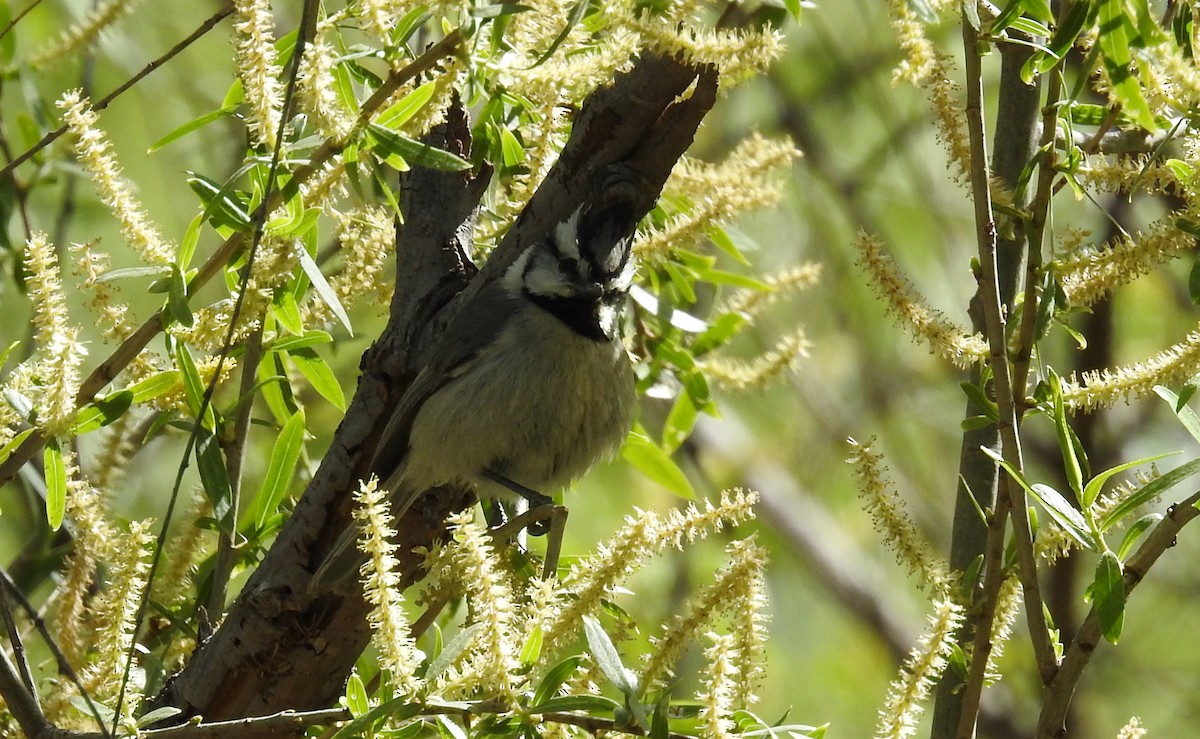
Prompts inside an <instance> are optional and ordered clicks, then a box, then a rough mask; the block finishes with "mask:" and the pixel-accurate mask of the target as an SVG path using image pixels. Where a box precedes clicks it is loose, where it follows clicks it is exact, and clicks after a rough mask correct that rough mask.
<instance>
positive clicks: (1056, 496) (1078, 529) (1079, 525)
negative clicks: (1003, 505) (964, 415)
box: [979, 446, 1103, 551]
mask: <svg viewBox="0 0 1200 739" xmlns="http://www.w3.org/2000/svg"><path fill="white" fill-rule="evenodd" d="M979 450H980V451H981V452H983V453H984V454H986V455H987V456H989V457H991V458H992V459H993V460H995V461H996V464H998V465H1000V467H1001V468H1003V469H1004V471H1005V472H1007V473H1008V474H1009V476H1010V477H1012V479H1013V480H1015V481H1016V482H1017V484H1018V485H1020V486H1021V487H1022V488H1024V489H1025V492H1027V493H1029V494H1030V495H1031V496H1033V497H1034V499H1036V500H1037V501H1038V502H1039V503H1041V504H1042V507H1043V508H1045V509H1046V512H1047V513H1049V514H1050V517H1051V518H1053V519H1054V520H1055V522H1057V523H1058V525H1059V526H1060V527H1061V528H1062V530H1063V531H1065V532H1066V533H1067V535H1068V536H1069V537H1071V538H1072V539H1073V540H1075V542H1076V543H1077V544H1079V546H1081V547H1083V548H1084V549H1090V550H1092V551H1100V550H1101V549H1103V547H1102V546H1099V545H1098V544H1097V543H1095V542H1093V541H1092V532H1091V529H1090V528H1089V527H1088V524H1087V521H1085V520H1084V518H1083V514H1081V513H1080V512H1079V511H1078V510H1076V509H1075V507H1074V506H1072V505H1071V503H1070V501H1068V500H1067V499H1066V498H1065V497H1063V494H1062V493H1060V492H1058V491H1057V490H1055V489H1054V488H1052V487H1050V486H1049V485H1043V484H1041V483H1037V484H1034V485H1030V484H1029V483H1028V482H1026V481H1025V477H1024V476H1023V475H1022V474H1021V473H1020V472H1018V471H1017V470H1016V469H1015V468H1014V467H1013V466H1012V465H1011V464H1009V463H1008V461H1007V460H1005V459H1004V458H1003V457H1001V456H1000V454H999V453H998V452H996V451H995V450H994V449H989V448H988V447H985V446H981V447H979Z"/></svg>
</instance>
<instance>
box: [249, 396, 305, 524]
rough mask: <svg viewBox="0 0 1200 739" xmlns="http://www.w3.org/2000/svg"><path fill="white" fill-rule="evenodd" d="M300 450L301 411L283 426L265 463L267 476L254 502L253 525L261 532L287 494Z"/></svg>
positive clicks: (301, 440)
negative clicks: (269, 516)
mask: <svg viewBox="0 0 1200 739" xmlns="http://www.w3.org/2000/svg"><path fill="white" fill-rule="evenodd" d="M303 448H304V411H303V410H300V411H297V412H296V413H294V414H293V415H292V417H291V418H289V419H288V422H287V423H285V424H284V425H283V430H282V431H280V432H279V438H277V439H276V440H275V446H274V447H273V448H272V449H271V459H270V461H269V462H268V463H267V473H266V475H264V476H263V482H262V487H261V488H260V489H259V491H258V497H257V498H256V499H255V508H256V509H257V515H256V516H255V523H256V524H257V526H258V528H260V529H261V528H262V527H263V524H265V523H266V520H267V516H268V515H269V514H272V513H274V512H275V511H276V510H277V509H278V508H279V504H280V502H281V501H282V500H283V496H284V494H285V493H287V489H288V483H290V482H291V480H292V474H293V473H294V472H295V471H296V462H297V461H298V460H299V459H300V452H301V450H302V449H303Z"/></svg>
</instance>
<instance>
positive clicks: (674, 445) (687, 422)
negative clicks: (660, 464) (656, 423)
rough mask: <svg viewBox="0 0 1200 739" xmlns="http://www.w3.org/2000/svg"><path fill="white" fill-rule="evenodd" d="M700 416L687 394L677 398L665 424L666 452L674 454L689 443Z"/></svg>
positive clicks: (664, 444) (664, 443)
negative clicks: (688, 440) (688, 439)
mask: <svg viewBox="0 0 1200 739" xmlns="http://www.w3.org/2000/svg"><path fill="white" fill-rule="evenodd" d="M698 415H699V414H698V413H697V411H696V406H695V404H694V403H692V399H691V397H689V396H688V395H687V394H686V393H680V394H679V396H678V397H676V398H675V402H674V403H673V404H672V405H671V411H670V412H669V413H668V414H667V419H666V421H664V422H663V451H664V452H666V453H667V454H674V453H675V452H676V451H677V450H678V449H679V447H680V446H682V445H683V442H685V441H687V438H688V437H689V436H691V434H692V429H693V428H695V427H696V418H697V416H698Z"/></svg>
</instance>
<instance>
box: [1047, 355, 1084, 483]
mask: <svg viewBox="0 0 1200 739" xmlns="http://www.w3.org/2000/svg"><path fill="white" fill-rule="evenodd" d="M1048 381H1049V384H1050V393H1051V400H1052V401H1053V403H1054V406H1053V410H1054V431H1055V433H1056V434H1057V436H1058V448H1059V451H1060V452H1061V454H1062V459H1063V469H1064V470H1065V472H1066V475H1067V483H1068V484H1069V485H1070V486H1071V490H1073V491H1074V492H1075V496H1076V497H1077V498H1079V499H1080V500H1083V466H1082V465H1081V464H1080V462H1079V458H1080V456H1082V452H1083V450H1082V449H1080V447H1079V441H1078V439H1077V438H1076V436H1075V432H1074V431H1073V430H1072V429H1071V427H1070V425H1069V424H1068V423H1067V408H1066V404H1065V403H1064V402H1063V394H1062V380H1061V379H1059V376H1058V375H1057V374H1056V373H1054V372H1053V371H1051V372H1050V377H1049V380H1048ZM1084 507H1086V504H1085V505H1084Z"/></svg>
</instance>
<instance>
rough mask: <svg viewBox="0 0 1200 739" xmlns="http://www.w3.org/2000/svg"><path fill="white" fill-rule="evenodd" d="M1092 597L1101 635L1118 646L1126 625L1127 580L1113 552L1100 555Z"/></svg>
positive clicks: (1093, 582)
mask: <svg viewBox="0 0 1200 739" xmlns="http://www.w3.org/2000/svg"><path fill="white" fill-rule="evenodd" d="M1091 596H1092V605H1093V606H1095V608H1096V620H1097V621H1098V622H1099V623H1100V633H1102V634H1104V638H1105V639H1107V640H1108V642H1109V643H1110V644H1116V643H1117V642H1118V641H1119V640H1120V638H1121V628H1122V626H1124V624H1125V578H1124V576H1123V575H1122V573H1121V561H1120V560H1119V559H1117V555H1115V554H1113V553H1112V552H1105V553H1104V554H1102V555H1100V562H1099V563H1098V564H1097V565H1096V578H1095V579H1094V580H1093V581H1092V587H1091Z"/></svg>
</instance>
